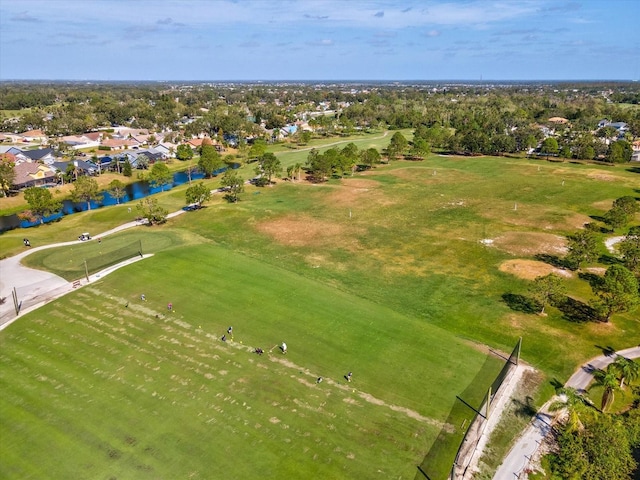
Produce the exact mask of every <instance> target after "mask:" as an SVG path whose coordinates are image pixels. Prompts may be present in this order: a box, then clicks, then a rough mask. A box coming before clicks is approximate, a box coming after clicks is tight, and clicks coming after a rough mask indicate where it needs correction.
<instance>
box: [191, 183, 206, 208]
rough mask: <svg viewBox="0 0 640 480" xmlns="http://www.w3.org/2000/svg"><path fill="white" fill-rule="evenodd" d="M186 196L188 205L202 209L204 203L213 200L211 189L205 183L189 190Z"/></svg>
mask: <svg viewBox="0 0 640 480" xmlns="http://www.w3.org/2000/svg"><path fill="white" fill-rule="evenodd" d="M185 196H186V200H187V204H189V205H191V204H196V205H197V207H198V208H201V207H202V204H203V203H204V202H207V201H209V200H210V199H211V189H210V188H209V187H207V186H206V185H205V184H204V183H203V182H199V183H197V184H195V185H192V186H191V187H189V188H187V191H186V192H185Z"/></svg>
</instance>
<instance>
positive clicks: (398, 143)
mask: <svg viewBox="0 0 640 480" xmlns="http://www.w3.org/2000/svg"><path fill="white" fill-rule="evenodd" d="M408 145H409V142H408V141H407V139H406V138H405V136H404V135H402V133H400V132H396V133H394V134H393V136H392V137H391V140H390V142H389V145H388V146H387V158H388V159H389V160H394V159H396V158H397V157H398V156H400V155H402V154H404V152H405V150H406V149H407V146H408Z"/></svg>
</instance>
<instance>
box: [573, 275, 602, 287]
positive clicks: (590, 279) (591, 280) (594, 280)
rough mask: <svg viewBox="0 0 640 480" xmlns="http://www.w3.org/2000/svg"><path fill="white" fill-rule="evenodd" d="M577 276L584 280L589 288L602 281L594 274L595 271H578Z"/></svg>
mask: <svg viewBox="0 0 640 480" xmlns="http://www.w3.org/2000/svg"><path fill="white" fill-rule="evenodd" d="M578 278H580V279H582V280H584V281H585V282H587V283H589V285H590V286H591V288H595V287H597V286H598V285H599V284H600V282H602V277H601V276H599V275H596V274H595V273H590V272H580V273H579V274H578Z"/></svg>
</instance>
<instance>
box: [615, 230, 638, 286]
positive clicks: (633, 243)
mask: <svg viewBox="0 0 640 480" xmlns="http://www.w3.org/2000/svg"><path fill="white" fill-rule="evenodd" d="M618 251H619V252H620V254H621V255H622V262H623V263H624V266H625V267H627V268H628V269H629V270H630V271H631V272H632V273H633V274H634V275H635V276H636V277H638V276H640V227H633V228H631V229H630V230H629V233H627V235H626V236H625V237H624V238H623V239H622V241H620V243H619V244H618Z"/></svg>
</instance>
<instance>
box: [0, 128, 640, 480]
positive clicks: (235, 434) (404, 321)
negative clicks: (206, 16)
mask: <svg viewBox="0 0 640 480" xmlns="http://www.w3.org/2000/svg"><path fill="white" fill-rule="evenodd" d="M380 141H382V140H380ZM297 153H301V152H297ZM291 155H294V154H291ZM305 156H306V154H305ZM287 161H289V160H287ZM291 161H298V160H295V159H294V160H291ZM284 162H285V160H284V157H283V163H284ZM245 168H246V169H250V168H251V167H250V166H247V167H245ZM639 185H640V182H639V178H638V174H637V173H634V172H632V171H628V170H626V169H625V168H624V167H616V168H611V167H602V166H588V165H587V166H585V165H575V164H570V163H566V164H565V163H562V164H558V163H549V162H544V161H540V160H538V161H536V160H519V159H510V158H486V157H478V158H456V157H440V156H436V155H434V156H431V157H430V158H429V159H428V160H426V161H423V162H394V163H393V164H391V165H388V166H382V167H379V168H376V169H374V170H372V171H367V172H363V173H360V174H357V175H355V176H354V177H350V178H345V179H342V180H332V181H330V182H328V183H327V184H322V185H309V184H305V183H301V184H298V183H296V182H279V183H278V184H277V185H276V186H273V187H267V188H262V189H256V188H254V187H248V188H247V191H246V192H245V193H244V194H242V195H241V201H240V202H239V203H238V204H234V205H229V204H226V203H222V200H221V199H220V198H217V197H216V198H215V199H214V200H213V201H212V202H211V203H210V204H209V205H208V206H207V208H204V209H202V210H199V211H194V212H188V213H187V214H184V215H181V216H179V217H176V218H174V219H171V220H170V221H169V222H168V223H167V224H165V225H162V226H156V227H151V228H149V227H137V228H135V229H134V230H129V231H126V232H124V233H121V234H118V235H116V236H113V237H106V238H105V239H103V242H102V243H101V244H97V242H88V243H86V244H82V245H75V246H73V247H65V248H60V249H51V250H45V251H42V252H39V253H37V254H34V255H32V256H30V257H29V258H28V262H29V264H30V265H32V266H35V267H39V268H45V269H50V270H52V271H54V272H56V273H57V274H59V275H61V276H64V277H65V278H67V279H69V280H71V279H74V278H79V277H81V276H82V275H83V265H82V262H81V261H79V259H80V258H84V257H85V256H89V257H93V256H96V255H100V254H101V253H103V254H107V252H109V251H111V250H115V249H117V248H120V247H121V246H122V245H126V244H128V243H130V242H132V241H142V244H143V249H144V251H145V253H154V256H153V257H151V258H149V259H146V260H144V261H141V262H137V263H135V264H133V265H130V266H128V267H126V268H123V269H121V270H118V271H116V272H114V273H112V274H111V275H109V276H108V277H105V278H103V279H102V280H100V281H98V282H95V283H93V284H92V285H90V286H88V287H85V288H83V289H81V290H79V291H76V292H74V293H72V294H70V295H68V296H67V297H63V298H62V299H60V300H58V301H56V302H53V303H51V304H48V305H47V306H46V307H44V308H42V309H40V310H38V311H36V312H33V313H31V314H28V315H26V316H25V317H23V318H21V319H20V320H19V321H18V322H16V323H15V324H13V325H11V326H10V327H9V328H7V329H6V330H4V331H2V332H0V357H1V358H2V368H0V388H2V391H3V392H6V394H5V395H2V396H0V424H1V425H2V432H1V433H2V436H3V437H7V436H8V437H10V438H12V439H13V441H12V442H11V443H8V444H7V443H5V442H3V444H2V447H1V448H2V458H3V462H2V465H1V466H0V477H2V478H42V477H43V476H49V477H51V478H66V477H69V476H80V477H82V478H185V477H191V478H218V477H221V476H224V477H225V478H245V477H247V476H249V475H256V474H258V475H264V476H267V477H272V476H276V475H285V476H288V477H294V478H300V477H316V478H370V477H375V476H379V477H381V478H413V477H414V476H415V475H416V471H417V469H416V465H419V464H421V462H422V460H423V458H424V455H425V454H426V452H427V451H428V450H429V448H430V447H431V446H432V444H433V442H434V441H435V439H436V436H437V435H438V432H439V431H440V430H441V429H442V428H443V427H444V426H445V423H446V419H447V417H448V415H449V413H450V410H451V408H452V406H453V405H454V401H455V396H456V395H459V394H462V393H463V392H464V395H466V397H467V398H465V400H467V401H469V402H470V403H472V404H474V402H479V401H480V399H481V397H482V395H483V394H484V392H485V389H486V387H487V386H488V384H489V383H490V382H491V380H492V376H493V375H495V373H497V371H498V370H499V368H500V366H501V364H502V362H501V361H500V359H498V358H497V357H495V356H493V355H487V349H486V348H485V347H482V345H487V346H489V347H490V348H494V349H497V350H501V351H503V352H507V351H510V350H511V348H512V347H513V345H514V344H515V342H516V341H517V339H518V337H523V351H522V357H523V359H524V360H525V361H527V362H529V363H531V364H533V365H534V366H535V367H537V368H539V369H540V370H541V372H542V373H541V377H542V379H544V380H546V381H544V383H543V384H542V385H543V388H542V389H540V388H539V385H540V383H539V382H540V381H543V380H541V379H539V380H538V381H536V382H533V383H531V384H530V389H531V391H530V392H524V393H522V395H523V398H524V397H525V396H526V397H529V398H531V397H532V398H533V400H532V401H533V402H534V403H535V401H536V399H538V398H541V397H544V396H545V395H547V394H548V393H549V392H551V390H552V389H551V385H550V383H549V381H550V380H552V379H554V378H555V379H557V380H559V381H562V382H563V381H564V380H566V378H567V377H568V376H569V374H571V373H572V372H573V370H574V369H575V367H576V366H577V365H579V364H580V363H581V362H582V361H584V360H585V359H588V358H591V357H593V356H596V355H598V354H599V353H601V350H600V349H599V348H598V347H597V346H598V345H600V346H612V347H613V348H615V349H619V348H624V347H628V346H629V341H630V340H629V339H631V338H637V337H638V334H639V332H640V328H639V325H638V317H637V315H636V314H633V313H627V314H621V315H616V316H614V318H613V321H612V322H611V323H610V324H608V325H604V324H599V323H592V322H580V321H577V320H576V319H575V318H573V317H571V316H567V314H565V313H563V312H560V311H558V310H556V309H553V308H549V309H548V316H546V317H540V316H538V315H534V314H529V313H524V312H522V311H519V310H518V309H517V308H514V305H510V304H509V302H508V301H506V300H505V298H507V299H508V298H510V297H509V296H508V295H512V296H517V295H525V294H526V291H527V285H528V280H526V279H523V278H521V276H519V275H514V274H512V273H510V272H511V270H509V269H508V268H505V266H509V265H511V264H512V263H513V262H530V263H531V265H532V264H534V263H535V265H537V266H538V267H539V266H540V265H539V264H542V262H537V263H536V262H535V256H536V254H539V253H553V252H555V251H556V250H554V248H556V247H557V244H558V242H560V243H562V242H561V240H558V238H560V239H561V238H562V236H564V235H566V234H568V233H571V232H573V231H575V230H576V229H577V228H578V227H579V226H581V225H582V224H583V223H584V222H585V221H592V219H591V217H590V216H599V215H602V214H603V213H604V212H605V211H606V210H607V209H608V208H609V207H610V205H611V202H612V201H613V200H614V199H615V198H618V197H621V196H623V195H637V190H638V187H639ZM184 188H186V187H184ZM184 188H176V189H173V190H171V191H170V192H165V193H164V194H160V195H158V198H159V201H160V202H161V203H162V204H163V205H165V206H166V207H167V208H168V209H169V210H177V209H178V208H180V207H181V206H183V204H184ZM127 215H129V214H128V213H127V209H126V206H120V207H112V208H108V209H102V210H98V211H94V212H85V213H82V214H78V215H73V216H71V217H69V218H68V219H64V220H63V221H61V222H59V223H57V224H54V225H47V226H42V227H38V228H36V229H33V231H32V232H31V231H30V232H29V236H30V238H32V239H36V241H38V242H41V243H50V242H52V241H55V240H58V239H61V238H64V239H66V240H69V239H73V238H75V237H76V236H77V233H75V232H76V231H78V230H79V229H80V230H82V231H91V232H92V233H93V234H94V235H97V234H98V232H100V231H103V230H106V229H107V228H112V227H113V226H115V225H117V224H119V223H123V222H124V221H127V218H126V217H127ZM22 236H23V235H22V233H21V232H18V233H16V232H7V233H6V234H3V235H1V236H0V246H4V245H10V244H11V245H12V244H13V242H16V241H19V239H20V238H22ZM68 237H71V238H68ZM487 239H489V240H491V242H481V240H487ZM32 244H33V240H32ZM12 248H13V247H12ZM603 253H604V247H603ZM523 265H528V266H529V268H533V267H532V266H531V265H530V264H527V263H523ZM592 266H602V265H596V264H594V265H592ZM567 285H568V287H569V290H570V292H571V294H572V296H574V297H575V298H577V299H579V300H581V301H587V300H588V299H589V298H590V295H591V294H590V290H589V288H588V284H587V283H586V281H585V280H582V279H580V278H579V277H577V276H574V277H572V278H569V279H567ZM142 293H144V294H145V295H146V297H147V301H146V302H142V301H141V300H140V295H141V294H142ZM167 302H172V303H173V305H174V308H175V310H176V311H175V313H169V312H167V309H166V305H167ZM127 303H128V306H127V307H125V305H127ZM156 315H157V317H156ZM229 325H233V327H234V333H235V336H234V339H233V341H232V342H226V343H224V342H221V341H220V337H221V336H222V334H223V333H224V332H225V331H226V328H227V327H228V326H229ZM282 341H286V342H287V344H288V345H289V353H288V354H287V355H286V356H284V355H281V354H279V353H278V351H277V349H274V350H273V352H271V353H266V354H265V355H263V356H258V355H256V354H255V353H252V349H253V348H254V347H262V348H264V349H265V350H266V351H267V352H269V350H270V349H271V348H272V347H273V346H274V345H277V344H279V343H280V342H282ZM240 342H242V343H240ZM348 371H353V373H354V377H353V378H354V379H353V382H352V383H347V382H346V380H345V379H344V377H343V376H344V375H345V374H346V373H347V372H348ZM318 376H322V377H324V381H323V382H322V383H320V384H316V383H315V380H316V378H317V377H318ZM533 406H535V405H533ZM513 433H514V434H515V433H516V432H515V431H514V432H513ZM501 435H502V436H503V437H504V438H508V434H507V433H506V432H502V433H501ZM52 445H55V448H53V447H52ZM453 453H454V454H455V452H453ZM494 453H495V452H494ZM495 454H496V456H499V454H498V453H495Z"/></svg>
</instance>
